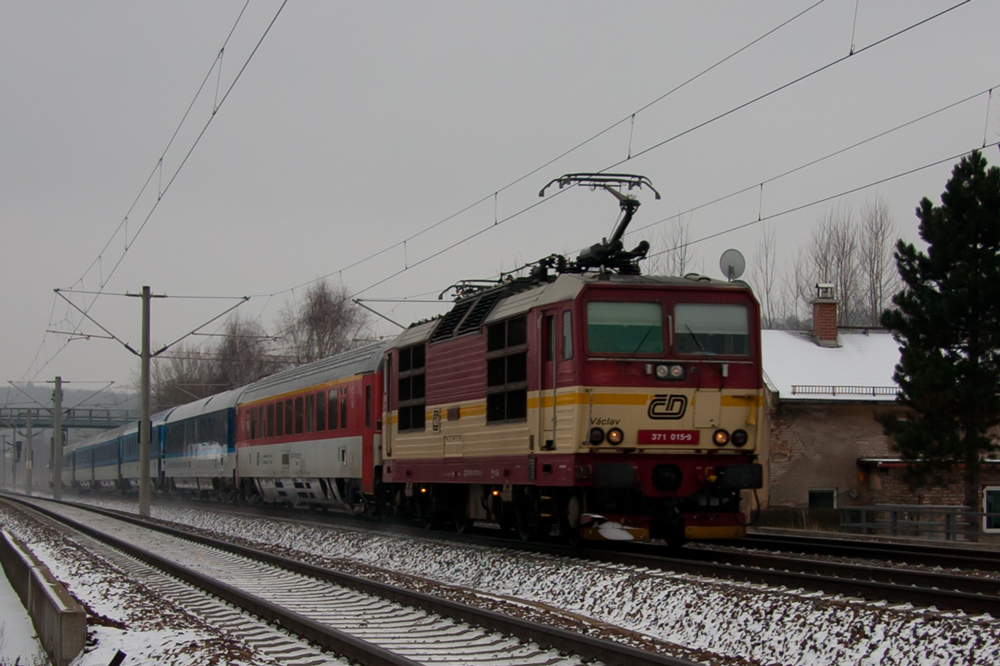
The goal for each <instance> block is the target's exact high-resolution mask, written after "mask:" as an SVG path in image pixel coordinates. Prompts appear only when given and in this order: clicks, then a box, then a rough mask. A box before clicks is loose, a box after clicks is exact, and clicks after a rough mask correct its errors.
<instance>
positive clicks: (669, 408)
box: [646, 395, 688, 421]
mask: <svg viewBox="0 0 1000 666" xmlns="http://www.w3.org/2000/svg"><path fill="white" fill-rule="evenodd" d="M687 404H688V399H687V396H684V395H654V396H653V399H652V400H650V401H649V407H648V408H647V409H646V414H647V416H649V418H651V419H657V420H661V421H676V420H677V419H679V418H681V417H682V416H684V412H685V411H687Z"/></svg>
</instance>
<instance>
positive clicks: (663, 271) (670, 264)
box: [646, 215, 700, 275]
mask: <svg viewBox="0 0 1000 666" xmlns="http://www.w3.org/2000/svg"><path fill="white" fill-rule="evenodd" d="M654 244H655V245H656V246H659V247H662V248H663V250H661V251H660V252H658V253H657V254H656V256H653V257H650V259H649V263H648V264H647V267H646V270H647V272H649V273H650V274H652V275H686V274H687V273H690V272H692V271H700V268H697V267H695V265H694V250H692V249H691V216H690V215H688V217H687V219H684V218H683V217H678V218H677V223H676V224H674V225H672V226H670V227H668V228H667V230H666V231H664V232H662V233H660V234H657V236H656V238H654Z"/></svg>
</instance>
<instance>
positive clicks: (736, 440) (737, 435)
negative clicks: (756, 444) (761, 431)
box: [733, 430, 750, 446]
mask: <svg viewBox="0 0 1000 666" xmlns="http://www.w3.org/2000/svg"><path fill="white" fill-rule="evenodd" d="M749 439H750V435H748V434H747V431H746V430H734V431H733V446H743V445H745V444H746V443H747V441H748V440H749Z"/></svg>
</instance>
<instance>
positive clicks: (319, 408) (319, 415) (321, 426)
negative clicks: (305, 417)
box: [316, 393, 326, 432]
mask: <svg viewBox="0 0 1000 666" xmlns="http://www.w3.org/2000/svg"><path fill="white" fill-rule="evenodd" d="M324 430H326V396H324V395H323V394H322V393H317V394H316V432H323V431H324Z"/></svg>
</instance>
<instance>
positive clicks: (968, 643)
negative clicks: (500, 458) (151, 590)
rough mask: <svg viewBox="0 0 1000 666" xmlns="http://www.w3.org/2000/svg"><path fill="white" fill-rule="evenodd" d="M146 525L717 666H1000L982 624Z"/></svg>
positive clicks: (334, 542) (235, 526) (348, 539)
mask: <svg viewBox="0 0 1000 666" xmlns="http://www.w3.org/2000/svg"><path fill="white" fill-rule="evenodd" d="M102 503H104V502H102ZM106 504H108V505H109V506H110V505H111V504H110V503H106ZM123 506H128V507H130V508H131V510H134V506H135V505H134V503H132V504H128V505H123V504H122V503H116V508H122V507H123ZM153 517H154V518H157V519H160V520H166V521H172V522H177V523H182V524H185V525H190V526H192V527H197V528H200V529H203V530H207V531H210V532H214V533H215V534H217V535H220V536H223V537H229V538H239V539H242V540H247V541H251V542H254V543H256V544H260V545H262V546H268V547H271V548H280V549H283V550H287V551H294V552H296V553H300V554H303V555H308V556H310V557H311V558H312V559H313V560H316V559H317V558H318V559H321V560H323V561H325V562H326V564H327V565H328V566H330V567H331V568H337V566H338V565H343V564H344V563H354V564H357V565H363V566H367V567H377V568H379V569H382V570H386V571H391V572H397V573H401V574H408V575H415V576H420V577H424V578H427V579H432V580H434V581H438V582H440V583H443V584H446V585H452V586H457V587H461V588H468V589H470V590H474V591H476V592H478V593H479V594H481V595H486V596H492V597H496V598H500V599H506V600H511V599H520V600H524V601H525V602H528V603H532V604H544V605H547V606H551V607H554V608H558V609H561V610H562V611H564V612H565V613H566V614H567V615H569V614H573V615H575V616H577V617H584V618H587V619H588V620H589V621H590V622H592V623H593V624H595V625H597V624H600V623H608V624H612V625H615V626H618V627H622V628H624V629H626V630H629V631H633V632H637V633H639V634H642V635H645V636H649V637H652V638H655V639H658V640H661V641H666V642H670V643H675V644H679V645H684V646H687V647H688V648H690V649H692V650H694V651H696V652H702V653H704V654H707V655H717V656H718V657H721V659H722V660H723V661H730V660H744V661H745V662H746V663H752V664H782V665H785V664H787V665H796V666H798V665H803V666H804V665H810V666H812V665H824V664H830V665H838V666H839V665H841V664H864V665H868V664H871V665H875V664H919V665H927V666H930V665H932V664H934V665H936V664H991V665H992V664H997V663H1000V624H998V623H997V622H994V621H993V620H992V619H991V618H989V617H988V616H987V617H977V618H973V617H968V616H965V615H963V614H961V613H939V612H934V611H924V610H915V609H907V608H898V607H896V608H893V607H885V606H878V605H873V604H868V603H861V602H858V601H856V600H850V599H839V598H831V597H827V596H824V595H821V594H813V593H802V592H795V591H781V590H773V589H766V588H763V587H761V586H755V585H750V584H742V583H732V582H725V581H717V580H707V579H695V578H693V577H691V576H687V575H680V574H672V573H665V572H661V571H649V570H642V569H639V570H637V569H634V568H631V567H626V566H621V565H604V564H598V563H593V562H585V561H582V560H575V561H566V560H564V559H560V558H553V557H550V556H544V555H532V554H526V553H517V552H504V551H496V550H491V549H486V548H482V547H476V546H466V545H459V544H445V543H440V542H436V541H429V540H424V539H417V538H412V537H404V536H393V535H378V534H371V533H367V532H363V531H360V530H354V529H350V528H343V527H331V526H322V527H316V526H309V525H303V524H300V523H291V522H287V521H281V520H276V519H267V518H256V519H248V518H245V517H235V516H232V515H229V514H225V513H220V512H213V511H211V510H194V509H188V508H180V507H171V506H163V505H159V506H154V507H153ZM61 573H63V572H58V573H57V575H61ZM78 584H79V583H78ZM91 584H92V585H100V584H102V583H100V582H99V581H93V583H91ZM120 594H121V592H120V591H117V590H116V591H114V592H113V593H112V594H111V595H110V596H111V598H112V599H117V598H119V596H120ZM110 605H111V606H115V605H119V604H118V603H117V602H111V604H110ZM93 663H97V662H93ZM103 663H107V661H104V662H103ZM178 663H180V662H178Z"/></svg>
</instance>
